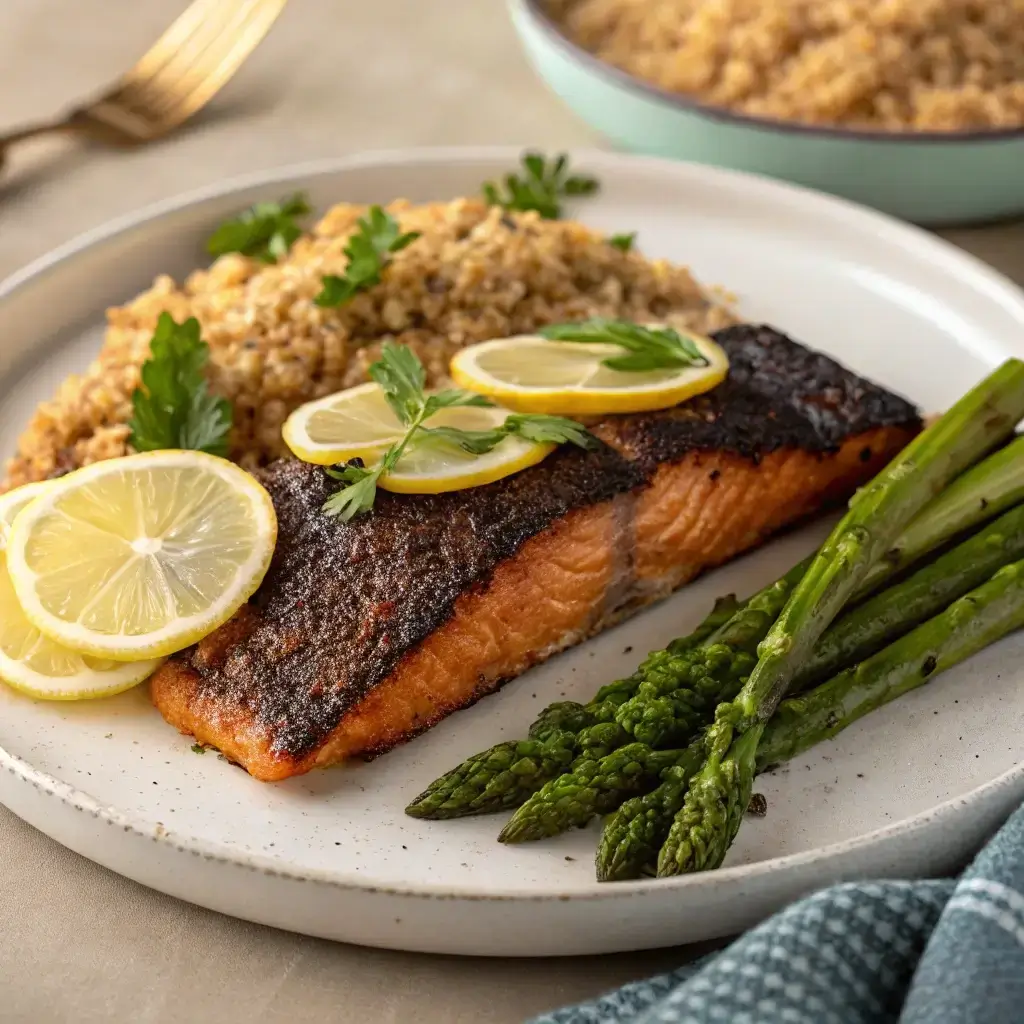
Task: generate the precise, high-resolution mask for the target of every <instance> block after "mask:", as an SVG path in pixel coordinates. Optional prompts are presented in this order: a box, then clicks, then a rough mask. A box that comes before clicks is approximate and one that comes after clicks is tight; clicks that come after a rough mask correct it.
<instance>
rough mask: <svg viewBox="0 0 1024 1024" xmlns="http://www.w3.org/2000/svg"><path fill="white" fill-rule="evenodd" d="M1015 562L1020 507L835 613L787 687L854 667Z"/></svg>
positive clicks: (1023, 548) (1022, 547) (1019, 553)
mask: <svg viewBox="0 0 1024 1024" xmlns="http://www.w3.org/2000/svg"><path fill="white" fill-rule="evenodd" d="M1019 558H1024V505H1019V506H1018V507H1017V508H1014V509H1011V510H1010V511H1009V512H1005V513H1004V514H1003V515H1001V516H1000V517H999V518H998V519H996V520H995V522H992V523H989V525H988V526H985V527H983V528H982V529H981V530H979V531H978V532H977V533H975V534H973V535H972V536H970V537H968V538H967V539H966V540H964V541H961V543H959V544H958V545H957V546H956V547H954V548H952V549H950V550H949V551H947V552H946V553H945V554H944V555H941V556H940V557H938V558H936V559H935V561H933V562H931V563H929V564H928V565H925V566H924V567H923V568H921V569H918V570H917V572H915V573H914V574H913V575H912V576H910V577H909V578H908V579H906V580H905V581H904V582H902V583H901V584H899V585H898V586H895V587H891V588H890V589H889V590H883V591H880V592H879V593H877V594H875V595H874V596H873V597H870V598H868V600H866V601H864V602H863V603H862V604H859V605H857V606H855V607H854V608H853V609H851V610H850V611H848V612H845V613H844V614H843V615H841V616H840V617H839V618H838V619H837V620H836V621H835V622H834V623H833V624H832V626H831V627H830V628H829V629H828V631H827V632H826V633H825V636H824V637H823V638H822V641H825V640H827V641H828V642H827V643H825V642H822V641H819V642H818V644H817V645H816V646H815V648H814V652H813V653H812V654H811V656H810V658H808V659H807V661H806V662H805V663H804V664H803V665H801V666H800V668H799V670H798V671H797V673H796V675H795V677H794V679H793V689H794V690H795V691H797V692H799V691H800V690H805V689H807V688H808V687H810V686H813V685H814V684H815V683H820V682H821V681H822V680H823V679H828V678H829V677H830V676H832V675H834V674H835V673H836V672H838V671H839V670H840V669H842V668H845V667H846V666H847V665H853V664H856V663H857V662H858V661H861V660H862V659H864V658H866V657H867V656H868V655H870V654H873V653H874V652H875V651H877V650H878V649H879V648H880V647H883V646H885V644H887V643H888V642H889V641H890V640H894V639H895V638H896V637H898V636H902V634H904V633H906V632H907V631H908V630H910V629H912V628H913V627H914V626H916V625H918V623H921V622H924V621H925V620H926V619H929V618H931V617H932V616H933V615H935V614H937V613H938V612H939V611H941V610H942V609H943V608H945V607H946V606H947V605H949V603H950V602H951V601H954V600H956V598H958V597H960V596H961V595H963V594H965V593H967V591H969V590H973V589H974V588H975V587H977V586H979V585H980V584H981V583H983V582H984V581H985V580H987V579H988V578H989V577H990V576H991V575H992V573H994V572H995V571H996V570H997V569H998V568H999V567H1000V566H1003V565H1006V564H1007V563H1009V562H1015V561H1016V560H1017V559H1019Z"/></svg>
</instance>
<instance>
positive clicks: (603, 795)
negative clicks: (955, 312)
mask: <svg viewBox="0 0 1024 1024" xmlns="http://www.w3.org/2000/svg"><path fill="white" fill-rule="evenodd" d="M1018 558H1024V505H1022V506H1019V507H1017V508H1015V509H1011V510H1010V511H1009V512H1007V513H1005V514H1004V515H1002V516H1001V517H1000V518H999V519H997V520H996V521H995V522H994V523H990V524H989V525H988V526H986V527H984V528H983V529H981V530H980V531H978V533H976V534H974V535H973V536H971V537H969V538H967V539H966V540H964V541H962V542H961V543H960V544H958V545H957V546H956V547H955V548H953V549H951V550H950V551H948V552H947V553H946V554H944V555H942V556H941V557H940V558H938V559H936V560H935V561H934V562H932V563H931V564H929V565H926V566H924V567H923V568H922V569H919V570H918V571H917V572H916V573H914V574H913V575H912V576H910V577H909V578H907V579H906V580H903V581H902V582H900V583H898V584H896V585H895V586H893V587H890V588H889V589H888V590H884V591H882V592H880V593H878V594H876V595H875V596H874V597H872V598H870V599H869V600H867V601H865V602H864V603H863V604H861V605H859V606H857V607H855V608H854V609H853V610H852V611H850V612H848V613H847V614H846V615H844V616H842V617H840V618H839V619H838V620H837V621H836V622H835V623H834V624H833V625H832V626H831V628H829V629H828V630H827V631H826V632H825V634H824V636H822V638H821V639H820V640H819V641H818V643H817V645H816V646H815V649H814V652H813V654H812V655H811V658H810V659H809V661H808V664H807V666H806V668H805V669H801V671H800V673H799V674H798V676H797V680H796V682H797V685H798V686H800V687H801V688H804V687H806V686H809V685H811V684H812V683H814V682H820V681H821V680H822V679H826V678H828V677H829V676H831V675H833V674H834V673H835V672H837V671H839V670H840V669H842V668H845V667H846V666H847V665H851V664H856V663H857V662H858V661H860V660H862V659H863V658H866V657H868V656H869V655H871V654H874V653H875V651H878V650H880V649H881V648H882V647H884V646H885V645H886V644H887V643H889V642H890V641H891V640H894V639H895V638H896V637H898V636H902V635H903V634H904V633H906V632H908V631H909V630H911V629H913V628H914V627H915V626H917V625H919V624H920V623H922V622H924V621H925V620H926V619H929V618H931V616H933V615H935V614H937V613H938V612H940V611H942V609H943V608H946V607H947V606H948V605H949V604H950V602H952V601H954V600H956V599H957V598H958V597H960V596H962V595H963V594H966V593H967V592H968V591H970V590H972V589H974V588H975V587H977V586H979V585H980V584H981V583H983V582H984V581H985V580H987V579H988V578H989V577H990V576H991V575H992V574H993V573H994V572H995V571H996V570H997V569H999V568H1000V567H1001V566H1003V565H1006V564H1008V563H1010V562H1013V561H1016V560H1017V559H1018ZM780 589H784V588H780ZM784 599H785V598H784V595H783V597H782V598H781V600H783V601H784ZM758 607H759V604H758V599H757V598H755V599H753V600H752V601H751V602H750V604H749V605H748V606H747V608H746V610H745V611H744V612H743V613H742V616H737V619H739V618H746V619H747V620H748V621H753V619H754V617H755V616H756V614H757V613H758ZM765 607H767V603H766V605H765ZM777 607H781V603H780V604H778V605H777ZM727 629H728V627H727ZM761 632H762V634H763V633H765V632H767V626H764V627H763V628H762V630H761ZM717 646H718V645H714V646H712V647H710V648H709V649H708V653H709V654H710V653H711V652H712V651H714V650H716V648H717ZM737 689H738V687H737ZM725 699H728V698H725ZM625 706H626V705H623V707H625ZM620 710H621V709H620ZM706 723H707V718H706V717H705V718H704V719H703V721H698V722H697V724H696V727H695V728H694V730H693V732H692V733H689V734H687V735H686V736H685V737H684V739H683V741H684V742H685V740H686V739H689V738H690V737H691V736H703V733H702V732H701V729H700V726H701V725H703V724H706ZM698 742H700V740H698ZM652 745H653V744H652ZM607 763H608V768H609V770H608V771H607V772H604V771H603V768H602V763H601V762H600V761H599V762H598V763H597V764H595V763H594V761H593V759H587V760H585V761H581V760H577V761H574V762H573V764H572V766H571V767H570V768H569V769H568V771H567V772H566V773H565V774H564V775H561V776H559V777H558V778H556V779H554V780H553V781H551V782H548V783H546V784H545V785H544V787H543V788H542V789H541V790H539V791H538V792H537V793H535V794H534V795H533V796H531V797H530V799H529V800H527V801H526V803H524V804H523V805H522V807H520V808H519V810H518V811H517V812H516V813H515V815H514V816H513V818H512V820H511V821H510V822H509V824H508V825H507V826H506V827H505V830H504V831H503V832H502V834H501V838H502V840H503V841H505V842H521V841H524V840H531V839H541V838H544V837H545V836H549V835H553V834H555V832H556V831H558V830H556V828H555V823H556V822H557V821H558V820H559V816H561V821H562V825H563V829H561V830H563V831H564V830H565V829H568V828H571V827H572V826H574V825H580V824H585V823H586V821H587V820H589V818H590V817H593V816H594V815H595V814H597V813H600V812H599V810H598V804H599V803H600V806H601V807H603V808H608V807H609V805H612V806H613V790H612V788H611V786H612V782H611V780H612V779H613V778H616V777H618V773H617V766H616V763H615V762H614V761H612V760H609V761H608V762H607ZM687 764H689V761H688V762H687ZM688 782H689V776H686V777H684V776H683V774H682V773H681V772H680V771H676V772H674V774H673V777H672V779H671V780H670V782H666V783H665V784H664V785H663V786H660V787H658V789H657V790H655V793H654V794H653V795H652V796H651V797H650V800H649V801H647V800H646V798H640V802H639V803H637V800H636V799H634V801H633V803H632V804H631V806H630V808H629V809H628V810H627V811H626V812H625V815H626V816H629V815H636V814H641V813H643V814H645V815H646V814H647V812H648V811H651V810H652V808H654V809H656V810H657V815H656V816H657V817H658V818H659V821H663V822H664V823H663V826H662V831H661V838H664V833H665V832H667V830H668V825H669V824H670V823H671V821H672V818H673V817H674V816H675V814H676V812H677V811H678V810H679V807H680V806H681V804H682V798H683V796H684V795H685V793H686V788H687V783H688ZM633 789H635V785H631V786H629V787H625V788H623V790H622V791H621V793H620V794H619V798H620V801H622V800H625V799H626V797H627V796H629V792H630V790H633ZM598 794H600V798H599V799H598ZM588 800H589V801H590V805H589V812H590V813H589V815H588V814H587V808H588V803H587V802H588ZM666 818H667V820H664V819H666ZM644 828H647V830H648V831H650V830H651V829H653V824H649V825H648V826H644V827H642V826H640V825H637V826H636V827H635V833H634V835H633V837H632V840H631V841H632V842H634V843H636V844H641V845H642V844H644V843H648V844H653V843H654V841H655V836H654V835H653V833H652V834H651V835H650V836H648V835H647V834H646V833H645V832H644ZM658 846H660V842H658V843H657V844H656V845H654V849H655V850H656V849H657V847H658ZM637 856H639V854H638V855H637Z"/></svg>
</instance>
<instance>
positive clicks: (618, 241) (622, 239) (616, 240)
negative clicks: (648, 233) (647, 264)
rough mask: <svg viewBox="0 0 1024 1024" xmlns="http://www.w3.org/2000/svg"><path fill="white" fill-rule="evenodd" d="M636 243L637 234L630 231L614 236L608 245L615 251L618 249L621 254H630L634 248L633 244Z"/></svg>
mask: <svg viewBox="0 0 1024 1024" xmlns="http://www.w3.org/2000/svg"><path fill="white" fill-rule="evenodd" d="M635 241H636V232H635V231H630V232H628V233H625V234H621V235H612V236H611V238H609V239H608V244H609V245H610V246H612V248H614V249H618V250H619V251H620V252H629V250H630V249H632V248H633V243H634V242H635Z"/></svg>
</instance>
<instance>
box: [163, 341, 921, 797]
mask: <svg viewBox="0 0 1024 1024" xmlns="http://www.w3.org/2000/svg"><path fill="white" fill-rule="evenodd" d="M716 340H717V341H718V342H719V344H721V345H722V347H723V348H724V349H725V350H726V352H727V353H728V355H729V359H730V372H729V376H728V378H727V379H726V381H725V382H724V383H723V384H722V385H721V386H719V387H718V388H716V389H714V390H713V391H711V392H709V393H707V394H706V395H702V396H700V397H698V398H695V399H692V400H690V401H688V402H685V403H683V404H682V405H679V406H677V407H675V408H673V409H669V410H666V411H663V412H654V413H645V414H641V415H633V416H615V417H609V418H607V419H604V420H602V421H601V422H600V423H598V424H596V425H594V426H593V427H592V430H593V431H594V433H595V434H597V436H598V437H599V438H600V439H601V440H602V442H603V444H602V445H601V446H600V447H599V448H597V450H595V451H587V452H585V451H582V450H580V449H576V448H568V447H566V448H562V449H560V450H559V451H557V452H556V453H555V454H553V455H552V456H550V457H549V458H547V459H545V460H544V461H543V462H541V463H540V464H538V465H537V466H534V467H532V468H530V469H527V470H524V471H523V472H521V473H517V474H515V475H513V476H511V477H507V478H506V479H504V480H500V481H498V482H497V483H493V484H488V485H487V486H484V487H476V488H472V489H469V490H464V491H455V492H451V493H447V494H438V495H398V494H387V493H385V492H379V493H378V497H377V503H376V505H375V506H374V509H373V511H372V512H371V513H369V514H367V515H364V516H360V517H358V518H356V519H354V520H352V521H351V522H348V523H343V522H339V521H338V520H337V519H333V518H330V517H329V516H327V515H325V514H324V512H323V511H322V506H323V504H324V502H325V501H326V500H327V498H328V497H329V496H330V494H331V493H333V491H334V490H335V489H336V488H337V486H338V484H337V483H336V482H335V481H333V480H332V479H331V478H330V477H328V476H327V474H326V473H325V472H324V471H323V470H322V469H321V468H319V467H316V466H310V465H306V464H304V463H301V462H295V461H281V462H277V463H275V464H273V465H271V466H270V467H268V468H267V469H266V470H263V471H262V472H261V473H260V479H261V480H262V482H263V484H264V485H265V486H266V488H267V489H268V491H269V492H270V495H271V497H272V499H273V502H274V506H275V508H276V509H277V515H278V519H279V535H278V544H277V550H276V552H275V554H274V560H273V563H272V564H271V567H270V571H269V572H268V574H267V577H266V579H265V580H264V582H263V585H262V586H261V587H260V589H259V591H258V592H257V593H256V595H255V596H254V597H253V599H252V600H251V601H250V603H249V604H248V605H247V606H246V607H245V608H243V609H242V611H240V612H239V613H238V614H237V615H236V616H235V617H234V619H232V620H231V621H230V622H229V623H227V624H226V625H225V626H222V627H221V628H220V629H219V630H217V631H216V632H215V633H213V634H212V635H211V636H209V637H207V638H206V639H205V640H203V641H201V642H200V643H198V644H196V645H195V646H193V647H190V648H188V649H187V650H185V651H182V652H181V653H179V654H177V655H175V656H174V657H172V658H171V659H170V660H169V661H168V662H167V663H166V664H165V665H164V666H163V667H162V668H161V669H160V670H159V671H158V672H157V673H156V675H155V676H154V677H153V679H152V681H151V692H152V697H153V701H154V703H155V704H156V706H157V707H158V708H159V709H160V712H161V713H162V714H163V716H164V717H165V718H166V719H167V721H168V722H170V723H171V724H172V725H174V726H176V727H177V728H178V729H180V730H181V731H182V732H184V733H189V734H191V735H193V736H195V737H196V739H197V740H199V741H200V742H201V743H205V744H209V745H211V746H214V747H216V748H218V749H219V750H220V751H222V752H223V753H224V754H225V755H226V756H227V757H228V758H229V759H231V760H232V761H235V762H237V763H238V764H240V765H242V766H243V767H244V768H245V769H246V770H247V771H248V772H249V773H250V774H251V775H253V776H255V777H256V778H257V779H262V780H265V781H273V780H278V779H284V778H287V777H288V776H292V775H299V774H302V773H304V772H307V771H309V770H310V769H312V768H317V767H325V766H327V765H331V764H335V763H336V762H339V761H343V760H345V759H346V758H352V757H361V758H371V757H375V756H376V755H378V754H382V753H384V752H385V751H387V750H389V749H390V748H392V747H394V746H395V745H396V744H399V743H402V742H404V741H405V740H408V739H410V738H411V737H413V736H415V735H417V734H418V733H421V732H423V731H424V730H426V729H429V728H430V727H431V726H432V725H434V724H435V723H436V722H438V721H440V720H441V719H442V718H444V717H445V716H446V715H449V714H451V713H452V712H453V711H457V710H459V709H460V708H464V707H466V706H467V705H469V704H472V703H473V702H474V701H476V700H478V699H479V698H480V697H482V696H484V695H486V694H488V693H491V692H493V691H494V690H496V689H497V688H498V687H500V686H501V685H502V684H503V683H505V682H507V681H508V680H510V679H514V678H515V677H516V676H518V675H521V674H522V673H523V672H525V671H526V670H527V669H529V668H530V667H531V666H533V665H536V664H538V663H540V662H542V661H544V660H545V659H546V658H548V657H550V656H551V655H553V654H555V653H557V652H558V651H561V650H564V649H565V648H567V647H570V646H572V645H573V644H576V643H579V642H580V641H581V640H585V639H586V638H587V637H590V636H593V635H594V634H596V633H598V632H600V631H601V630H603V629H607V628H608V627H609V626H611V625H613V624H614V623H617V622H619V621H621V620H622V619H623V618H625V617H627V616H628V615H630V614H631V613H633V612H635V611H636V610H637V609H639V608H642V607H643V606H645V605H647V604H650V603H651V602H652V601H656V600H658V599H659V598H662V597H664V596H665V595H667V594H669V593H671V592H672V591H673V590H674V589H675V588H677V587H679V586H681V585H682V584H684V583H686V582H687V581H689V580H692V579H693V578H694V577H695V576H697V575H698V574H699V573H701V572H703V571H704V570H706V569H709V568H711V567H712V566H716V565H720V564H721V563H723V562H725V561H727V560H728V559H731V558H734V557H735V556H736V555H738V554H740V553H741V552H744V551H747V550H749V549H751V548H754V547H756V546H757V545H758V544H760V543H761V542H762V541H764V540H765V539H766V538H767V537H769V536H770V535H771V534H773V533H775V532H776V531H778V530H780V529H782V528H783V527H786V526H788V525H791V524H793V523H795V522H798V521H800V520H803V519H806V518H807V517H808V516H811V515H813V514H814V513H816V512H818V511H819V510H821V509H822V508H824V507H827V506H830V505H835V504H837V503H839V502H842V501H844V500H845V499H847V498H848V497H849V496H850V495H851V493H852V492H853V491H854V489H855V488H856V487H858V486H859V485H861V484H863V483H864V482H866V481H867V480H868V479H870V478H871V477H872V476H873V475H874V474H875V473H877V472H878V470H879V469H880V468H881V467H882V466H883V465H885V463H886V462H887V461H888V460H889V459H890V458H891V457H892V456H893V455H894V454H895V453H896V452H898V451H899V450H900V449H901V448H902V447H903V446H904V445H905V444H906V443H907V442H908V441H909V440H910V439H911V438H912V437H913V436H914V434H915V433H916V432H917V431H918V430H919V429H920V420H919V417H918V413H917V410H916V409H915V408H914V407H913V406H912V405H910V404H909V403H908V402H906V401H904V400H903V399H902V398H900V397H898V396H896V395H893V394H891V393H890V392H888V391H885V390H883V389H882V388H880V387H877V386H876V385H874V384H872V383H870V382H869V381H867V380H864V379H862V378H861V377H858V376H856V375H854V374H853V373H851V372H849V371H848V370H846V369H844V368H843V367H841V366H840V365H839V364H837V363H836V362H834V361H833V360H831V359H829V358H827V357H825V356H823V355H820V354H818V353H815V352H812V351H810V350H808V349H806V348H804V347H803V346H801V345H799V344H797V343H796V342H794V341H791V340H790V339H788V338H786V337H785V336H783V335H781V334H779V333H778V332H776V331H774V330H772V329H771V328H768V327H762V326H751V325H741V326H738V327H730V328H727V329H725V330H723V331H721V332H719V333H718V334H717V335H716ZM596 682H597V681H595V684H596ZM600 682H607V680H600ZM552 696H553V695H552Z"/></svg>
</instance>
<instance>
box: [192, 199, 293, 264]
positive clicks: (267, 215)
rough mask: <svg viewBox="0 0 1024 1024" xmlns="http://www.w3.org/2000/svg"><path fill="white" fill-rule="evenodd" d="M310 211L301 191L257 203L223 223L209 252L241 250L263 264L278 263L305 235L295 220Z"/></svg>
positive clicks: (208, 244) (215, 253)
mask: <svg viewBox="0 0 1024 1024" xmlns="http://www.w3.org/2000/svg"><path fill="white" fill-rule="evenodd" d="M309 212H310V206H309V203H308V202H307V201H306V197H305V196H304V195H303V194H302V193H301V192H296V193H295V195H293V196H290V197H288V198H286V199H282V200H281V201H280V202H279V203H256V204H255V205H254V206H250V207H249V209H248V210H243V211H242V213H240V214H239V215H238V216H237V217H236V218H235V219H234V220H228V221H225V222H224V223H223V224H221V226H220V227H219V228H217V230H216V231H214V233H213V234H212V235H210V237H209V239H207V242H206V251H207V252H208V253H209V254H210V255H211V256H223V255H224V254H225V253H228V252H240V253H242V254H243V255H244V256H252V257H254V258H255V259H259V260H263V262H264V263H276V262H277V261H278V260H279V259H281V258H282V257H284V256H287V255H288V250H289V249H290V248H291V247H292V244H293V243H294V242H295V240H296V239H297V238H298V237H299V236H300V235H301V234H302V228H300V227H299V225H298V224H296V223H295V219H296V218H297V217H304V216H305V215H306V214H307V213H309Z"/></svg>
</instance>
